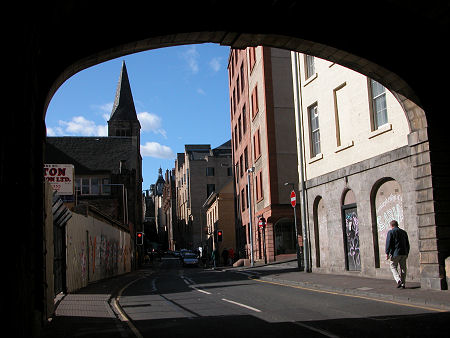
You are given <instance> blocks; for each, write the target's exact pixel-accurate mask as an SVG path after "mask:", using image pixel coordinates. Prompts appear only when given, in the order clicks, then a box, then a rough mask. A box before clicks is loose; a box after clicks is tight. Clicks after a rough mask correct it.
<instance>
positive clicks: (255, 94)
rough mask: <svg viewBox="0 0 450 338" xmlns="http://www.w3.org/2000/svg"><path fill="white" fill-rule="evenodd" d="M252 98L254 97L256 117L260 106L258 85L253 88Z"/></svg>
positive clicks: (253, 115)
mask: <svg viewBox="0 0 450 338" xmlns="http://www.w3.org/2000/svg"><path fill="white" fill-rule="evenodd" d="M251 99H252V117H255V116H256V114H258V111H259V107H258V86H255V88H253V91H252V95H251Z"/></svg>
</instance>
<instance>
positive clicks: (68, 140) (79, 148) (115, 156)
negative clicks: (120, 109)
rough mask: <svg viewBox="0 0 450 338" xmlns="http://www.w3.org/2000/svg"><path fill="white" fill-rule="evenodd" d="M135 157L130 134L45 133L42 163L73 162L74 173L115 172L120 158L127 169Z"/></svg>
mask: <svg viewBox="0 0 450 338" xmlns="http://www.w3.org/2000/svg"><path fill="white" fill-rule="evenodd" d="M136 159H137V154H136V147H135V145H133V140H132V138H131V137H111V136H110V137H70V136H64V137H47V143H46V150H45V163H46V164H73V165H74V166H75V170H76V174H77V175H79V174H92V173H100V172H111V173H112V174H118V172H119V163H120V161H121V160H126V161H127V162H126V167H127V168H129V169H131V168H134V167H135V162H136Z"/></svg>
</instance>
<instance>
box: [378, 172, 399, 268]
mask: <svg viewBox="0 0 450 338" xmlns="http://www.w3.org/2000/svg"><path fill="white" fill-rule="evenodd" d="M402 201H403V196H402V188H401V186H400V184H399V183H398V182H397V181H396V180H394V179H393V178H391V177H385V178H382V179H380V180H378V181H377V182H376V183H375V184H374V186H373V187H372V190H371V193H370V206H371V213H372V235H373V237H372V238H373V248H374V264H375V268H380V262H381V260H382V259H383V256H384V246H385V242H386V235H387V232H388V231H389V230H390V226H389V222H390V221H392V220H396V221H397V222H398V224H399V226H400V227H401V228H404V224H403V219H404V217H403V202H402Z"/></svg>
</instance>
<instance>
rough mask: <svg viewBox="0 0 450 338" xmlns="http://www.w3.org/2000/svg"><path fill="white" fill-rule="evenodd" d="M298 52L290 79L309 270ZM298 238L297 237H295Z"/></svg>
mask: <svg viewBox="0 0 450 338" xmlns="http://www.w3.org/2000/svg"><path fill="white" fill-rule="evenodd" d="M298 57H299V54H298V53H297V52H291V63H292V81H293V89H294V108H295V130H296V134H297V157H298V173H299V177H300V186H299V188H300V189H299V190H300V209H301V223H302V232H303V258H304V265H305V271H306V272H311V266H310V261H309V236H308V229H307V223H306V219H307V214H306V186H305V173H304V162H305V160H304V154H303V137H302V135H303V126H302V116H303V108H302V101H301V100H302V99H301V83H300V75H299V62H298ZM297 240H298V239H297Z"/></svg>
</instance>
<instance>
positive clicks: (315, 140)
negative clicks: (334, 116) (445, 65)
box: [308, 103, 320, 157]
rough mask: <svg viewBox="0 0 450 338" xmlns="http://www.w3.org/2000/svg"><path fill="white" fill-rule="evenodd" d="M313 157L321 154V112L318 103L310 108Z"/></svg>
mask: <svg viewBox="0 0 450 338" xmlns="http://www.w3.org/2000/svg"><path fill="white" fill-rule="evenodd" d="M308 114H309V130H310V143H311V157H315V156H317V155H318V154H320V131H319V110H318V109H317V103H315V104H313V105H312V106H309V107H308Z"/></svg>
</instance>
